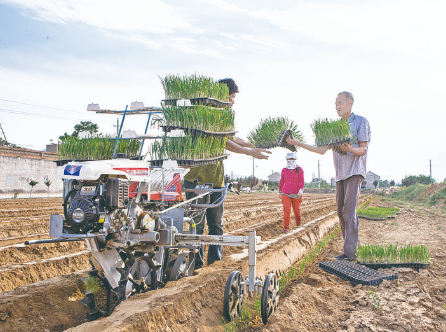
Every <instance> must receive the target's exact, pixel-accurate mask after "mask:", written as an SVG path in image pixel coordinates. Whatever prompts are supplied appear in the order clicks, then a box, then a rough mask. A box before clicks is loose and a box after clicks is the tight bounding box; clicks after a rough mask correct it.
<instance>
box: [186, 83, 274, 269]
mask: <svg viewBox="0 0 446 332" xmlns="http://www.w3.org/2000/svg"><path fill="white" fill-rule="evenodd" d="M219 82H220V83H224V84H226V85H227V86H228V88H229V97H230V101H231V106H232V105H233V104H234V99H235V96H236V94H237V93H239V90H238V86H237V84H235V82H234V80H233V79H231V78H225V79H223V80H220V81H219ZM226 150H228V151H231V152H235V153H241V154H246V155H248V156H252V157H254V158H256V159H268V157H267V156H265V155H264V154H262V152H266V153H271V152H269V151H267V150H265V149H258V148H253V147H252V146H251V144H250V143H248V142H246V141H244V140H243V139H241V138H238V137H233V138H231V139H230V140H229V139H228V140H227V142H226ZM224 175H225V172H224V168H223V161H219V162H217V163H215V164H210V165H205V166H199V167H194V168H192V169H191V170H190V172H189V173H187V174H186V176H185V177H184V188H186V189H193V188H195V185H194V180H198V183H199V184H205V183H212V185H213V188H214V189H221V188H223V187H224V186H225V179H224ZM222 195H223V193H221V192H214V193H212V194H211V195H210V202H211V203H213V202H215V201H217V200H218V199H219V198H220V197H221V196H222ZM194 196H195V194H194V193H186V198H187V199H191V198H193V197H194ZM223 205H224V203H222V204H221V205H220V206H217V207H215V208H212V209H207V210H206V213H205V215H206V222H207V225H208V230H209V235H223V209H224V207H223ZM205 215H204V214H202V215H199V216H197V218H196V219H195V224H196V227H197V228H196V231H197V234H203V231H204V220H205V218H204V217H205ZM220 259H222V246H217V245H210V246H209V250H208V259H207V265H210V264H212V263H213V262H215V261H216V260H220ZM201 267H203V250H202V248H200V250H199V252H198V253H197V254H196V255H195V269H199V268H201Z"/></svg>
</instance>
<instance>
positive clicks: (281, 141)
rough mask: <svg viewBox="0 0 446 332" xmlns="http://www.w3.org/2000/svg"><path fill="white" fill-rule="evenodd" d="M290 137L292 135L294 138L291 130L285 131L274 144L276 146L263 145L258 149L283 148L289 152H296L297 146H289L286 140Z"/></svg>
mask: <svg viewBox="0 0 446 332" xmlns="http://www.w3.org/2000/svg"><path fill="white" fill-rule="evenodd" d="M288 135H290V136H291V138H292V137H293V134H292V132H291V130H289V129H287V130H285V131H284V132H283V133H281V134H280V135H279V138H278V140H277V142H276V143H274V144H270V145H262V146H258V148H262V149H272V148H277V147H282V148H285V149H288V150H290V151H293V152H296V146H295V145H289V144H288V143H287V142H286V139H285V138H286V137H287V136H288Z"/></svg>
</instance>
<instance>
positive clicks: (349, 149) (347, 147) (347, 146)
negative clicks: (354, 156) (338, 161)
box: [339, 143, 353, 153]
mask: <svg viewBox="0 0 446 332" xmlns="http://www.w3.org/2000/svg"><path fill="white" fill-rule="evenodd" d="M339 147H340V148H341V150H342V151H345V152H350V153H352V148H353V146H352V144H351V143H344V144H341V145H339Z"/></svg>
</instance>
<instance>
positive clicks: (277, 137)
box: [248, 117, 303, 152]
mask: <svg viewBox="0 0 446 332" xmlns="http://www.w3.org/2000/svg"><path fill="white" fill-rule="evenodd" d="M288 136H290V137H291V138H294V139H297V140H298V141H303V135H302V133H301V132H300V131H299V130H298V129H297V125H296V124H294V122H293V121H290V120H289V119H288V118H287V117H275V118H272V117H269V118H267V119H263V120H261V121H260V123H259V124H258V126H257V127H256V128H255V129H254V130H252V131H251V132H250V133H249V134H248V141H249V142H250V143H251V144H252V145H253V146H254V147H256V148H263V149H272V148H276V147H283V148H285V149H288V150H290V151H293V152H295V151H296V146H295V145H289V144H288V143H287V141H286V138H287V137H288Z"/></svg>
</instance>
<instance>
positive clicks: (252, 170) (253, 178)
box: [252, 157, 254, 182]
mask: <svg viewBox="0 0 446 332" xmlns="http://www.w3.org/2000/svg"><path fill="white" fill-rule="evenodd" d="M252 182H254V157H252Z"/></svg>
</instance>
